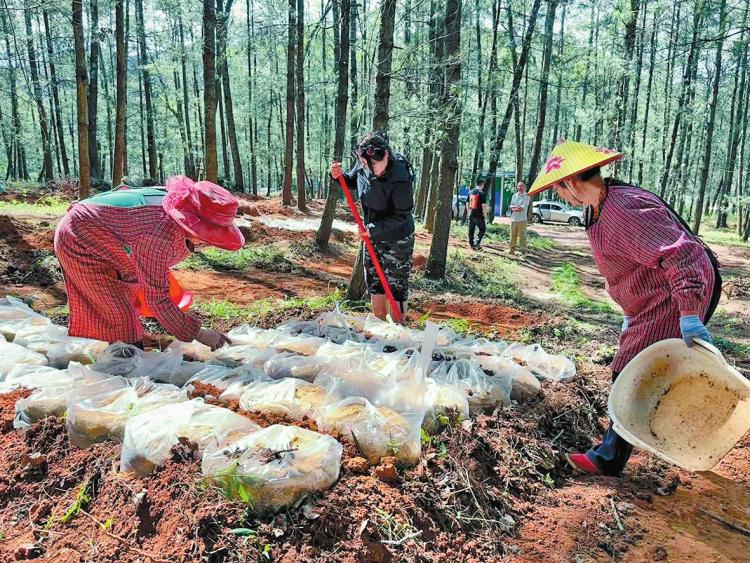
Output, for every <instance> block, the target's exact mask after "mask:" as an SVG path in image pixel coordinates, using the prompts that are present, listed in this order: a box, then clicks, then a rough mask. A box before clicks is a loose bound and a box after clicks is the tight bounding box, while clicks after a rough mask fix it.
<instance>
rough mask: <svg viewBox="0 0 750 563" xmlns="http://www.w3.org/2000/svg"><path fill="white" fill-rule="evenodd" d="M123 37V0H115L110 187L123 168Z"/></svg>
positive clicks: (125, 111)
mask: <svg viewBox="0 0 750 563" xmlns="http://www.w3.org/2000/svg"><path fill="white" fill-rule="evenodd" d="M126 41H127V38H126V37H125V11H124V0H115V43H116V49H117V79H116V82H117V110H116V112H115V152H114V156H113V158H112V187H115V186H117V185H119V184H120V181H121V180H122V177H123V174H124V172H123V170H124V168H125V119H126V117H127V107H128V98H127V95H128V89H127V80H128V74H127V73H128V67H127V53H126Z"/></svg>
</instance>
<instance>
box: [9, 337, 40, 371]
mask: <svg viewBox="0 0 750 563" xmlns="http://www.w3.org/2000/svg"><path fill="white" fill-rule="evenodd" d="M19 364H24V365H32V366H43V365H46V364H47V357H46V356H44V355H43V354H39V353H38V352H34V351H32V350H29V349H27V348H24V347H23V346H20V345H18V344H13V343H11V342H5V341H0V377H3V376H5V375H7V374H8V373H10V371H11V370H12V369H13V368H14V367H16V366H17V365H19Z"/></svg>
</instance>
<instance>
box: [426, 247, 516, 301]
mask: <svg viewBox="0 0 750 563" xmlns="http://www.w3.org/2000/svg"><path fill="white" fill-rule="evenodd" d="M516 270H517V266H516V264H515V263H513V262H512V261H511V260H508V259H506V258H495V257H491V256H489V255H486V254H482V255H479V254H473V253H472V254H467V253H465V252H463V251H460V250H455V251H453V252H452V253H451V254H450V256H449V257H448V264H447V268H446V272H445V277H444V278H443V279H441V280H431V279H428V278H426V277H425V276H424V273H423V272H418V273H417V274H416V275H415V276H414V282H413V284H414V287H415V288H418V289H422V290H424V291H427V292H429V293H433V294H445V293H455V294H458V295H470V296H472V297H480V298H485V299H519V298H520V297H521V291H520V290H519V289H518V287H517V286H516V284H515V281H514V279H513V278H514V274H515V272H516Z"/></svg>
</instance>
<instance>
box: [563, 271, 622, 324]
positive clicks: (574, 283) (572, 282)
mask: <svg viewBox="0 0 750 563" xmlns="http://www.w3.org/2000/svg"><path fill="white" fill-rule="evenodd" d="M552 291H554V292H556V293H558V294H560V296H561V297H562V298H563V300H564V301H565V302H566V303H567V304H568V305H571V306H573V307H578V308H582V309H588V310H591V311H597V312H600V313H614V309H613V308H612V306H611V305H610V304H609V303H606V302H604V301H598V300H596V299H591V298H589V297H587V296H586V295H584V293H583V292H582V291H581V277H580V276H579V275H578V271H577V270H576V267H575V266H574V265H573V264H571V263H570V262H565V263H564V264H563V265H562V266H558V267H557V268H555V269H554V270H552Z"/></svg>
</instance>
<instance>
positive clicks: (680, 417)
mask: <svg viewBox="0 0 750 563" xmlns="http://www.w3.org/2000/svg"><path fill="white" fill-rule="evenodd" d="M608 406H609V416H610V418H611V420H612V422H613V425H614V430H615V431H616V432H617V433H618V434H619V435H620V436H622V437H623V438H624V439H625V440H627V441H628V442H629V443H631V444H633V445H634V446H636V447H638V448H641V449H644V450H647V451H649V452H652V453H654V454H656V455H657V456H659V457H661V458H662V459H665V460H666V461H668V462H670V463H673V464H675V465H678V466H679V467H682V468H684V469H687V470H690V471H708V470H709V469H711V468H712V467H713V466H714V465H716V464H717V463H718V462H719V461H720V460H721V458H723V457H724V456H725V455H726V454H727V453H728V452H729V450H731V449H732V448H733V447H734V445H735V444H736V443H737V442H738V441H739V440H740V439H741V438H742V437H743V436H744V435H745V433H746V432H747V431H748V430H750V382H749V381H748V380H747V379H745V377H743V376H742V374H740V373H739V372H738V371H737V370H736V369H734V368H733V367H732V366H730V365H729V364H727V362H726V361H725V360H724V358H723V356H722V355H721V353H720V352H719V351H718V350H717V349H716V348H715V347H714V346H712V345H710V344H708V343H705V342H702V341H698V345H696V346H693V347H692V348H688V346H687V345H686V344H685V343H684V342H683V341H682V340H681V339H669V340H663V341H661V342H657V343H656V344H652V345H651V346H649V347H648V348H646V349H645V350H643V351H642V352H641V353H640V354H638V355H637V356H636V357H635V358H633V359H632V360H631V361H630V363H629V364H628V365H627V366H625V369H623V370H622V372H621V373H620V375H619V376H618V378H617V380H616V381H615V382H614V383H613V384H612V391H611V392H610V394H609V405H608Z"/></svg>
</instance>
